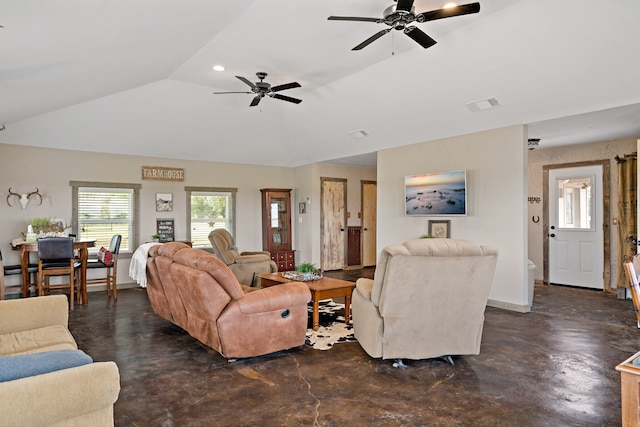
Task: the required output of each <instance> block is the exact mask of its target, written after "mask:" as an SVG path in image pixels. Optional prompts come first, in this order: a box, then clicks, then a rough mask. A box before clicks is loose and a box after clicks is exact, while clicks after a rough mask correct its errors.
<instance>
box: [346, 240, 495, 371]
mask: <svg viewBox="0 0 640 427" xmlns="http://www.w3.org/2000/svg"><path fill="white" fill-rule="evenodd" d="M497 258H498V252H497V250H496V249H494V248H491V247H487V246H480V245H478V244H476V243H473V242H470V241H467V240H455V239H417V240H409V241H407V242H405V243H403V244H402V245H392V246H387V247H386V248H384V249H383V250H382V253H381V255H380V259H379V260H378V265H377V267H376V272H375V277H374V280H371V279H358V281H357V282H356V288H355V289H354V291H353V296H352V299H351V301H352V306H351V307H352V315H353V327H354V333H355V337H356V338H357V340H358V342H359V343H360V345H361V346H362V348H363V349H364V350H365V351H366V352H367V353H368V354H369V355H370V356H372V357H376V358H383V359H413V360H418V359H429V358H434V357H445V358H447V360H449V362H451V363H453V362H452V360H451V358H450V356H452V355H464V354H479V353H480V342H481V339H482V328H483V325H484V311H485V307H486V304H487V300H488V297H489V290H490V288H491V282H492V280H493V274H494V271H495V267H496V261H497Z"/></svg>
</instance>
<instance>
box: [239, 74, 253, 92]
mask: <svg viewBox="0 0 640 427" xmlns="http://www.w3.org/2000/svg"><path fill="white" fill-rule="evenodd" d="M236 78H237V79H240V80H241V81H243V82H245V83H246V84H248V85H249V86H251V88H252V89H255V88H256V85H254V84H253V82H251V81H249V80H247V79H245V78H244V77H242V76H236Z"/></svg>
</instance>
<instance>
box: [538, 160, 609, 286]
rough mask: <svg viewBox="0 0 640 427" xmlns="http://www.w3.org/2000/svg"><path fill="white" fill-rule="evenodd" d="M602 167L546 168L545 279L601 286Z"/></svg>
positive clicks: (602, 268) (561, 283) (602, 271)
mask: <svg viewBox="0 0 640 427" xmlns="http://www.w3.org/2000/svg"><path fill="white" fill-rule="evenodd" d="M601 187H602V166H600V165H595V166H582V167H574V168H565V169H552V170H550V171H549V230H548V231H547V233H548V234H549V282H550V283H554V284H560V285H571V286H580V287H587V288H594V289H603V288H604V277H603V276H604V238H603V203H602V188H601Z"/></svg>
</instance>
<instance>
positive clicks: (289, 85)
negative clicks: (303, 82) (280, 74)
mask: <svg viewBox="0 0 640 427" xmlns="http://www.w3.org/2000/svg"><path fill="white" fill-rule="evenodd" d="M294 87H302V86H300V83H298V82H291V83H285V84H283V85H278V86H273V87H271V92H280V91H281V90H285V89H293V88H294Z"/></svg>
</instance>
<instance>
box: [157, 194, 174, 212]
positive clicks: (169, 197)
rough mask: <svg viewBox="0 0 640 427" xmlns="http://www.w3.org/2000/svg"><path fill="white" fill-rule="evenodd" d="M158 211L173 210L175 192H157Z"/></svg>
mask: <svg viewBox="0 0 640 427" xmlns="http://www.w3.org/2000/svg"><path fill="white" fill-rule="evenodd" d="M156 212H173V193H156Z"/></svg>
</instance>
